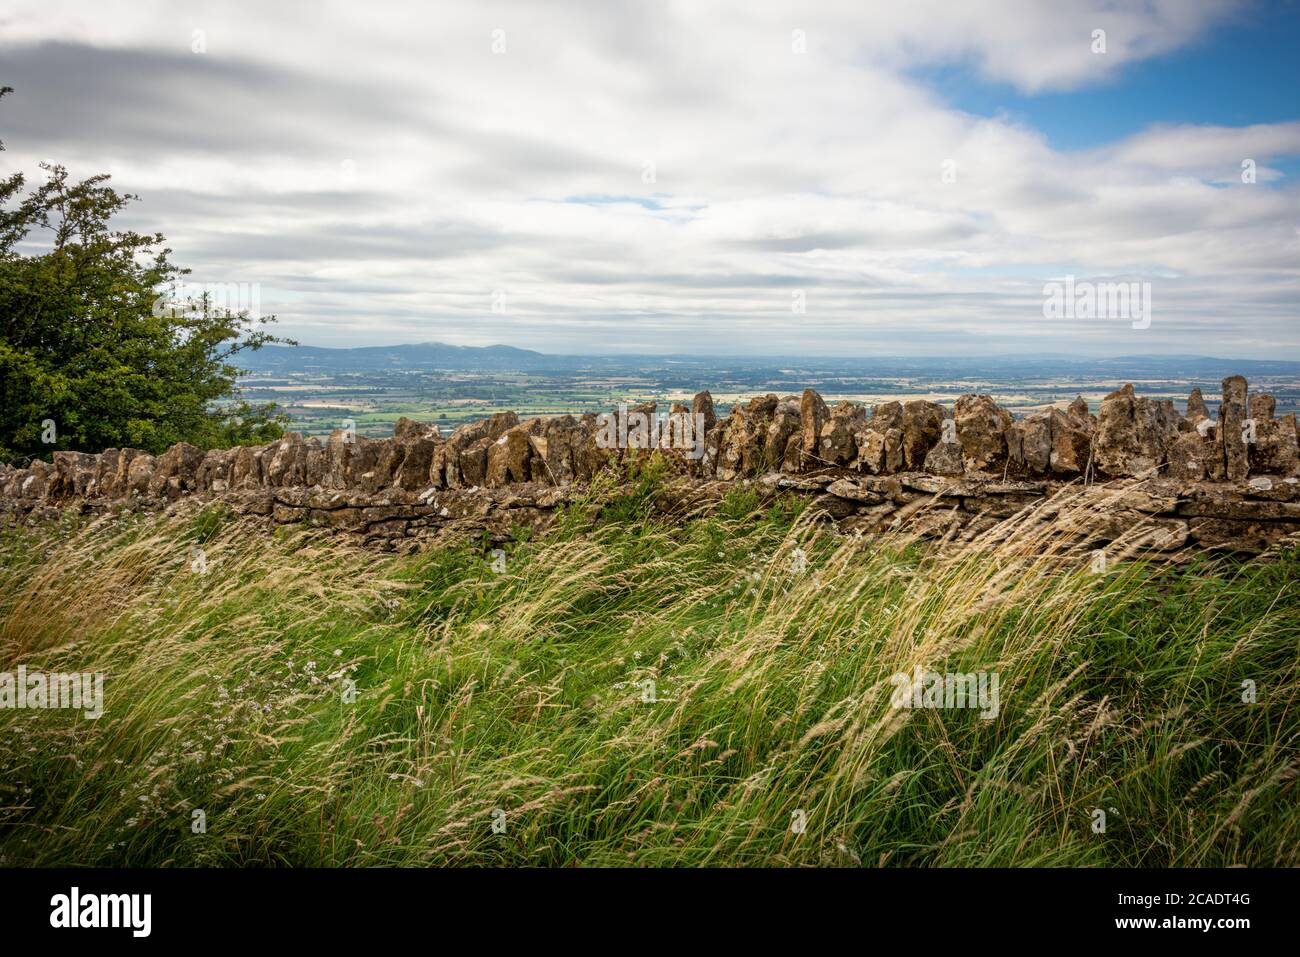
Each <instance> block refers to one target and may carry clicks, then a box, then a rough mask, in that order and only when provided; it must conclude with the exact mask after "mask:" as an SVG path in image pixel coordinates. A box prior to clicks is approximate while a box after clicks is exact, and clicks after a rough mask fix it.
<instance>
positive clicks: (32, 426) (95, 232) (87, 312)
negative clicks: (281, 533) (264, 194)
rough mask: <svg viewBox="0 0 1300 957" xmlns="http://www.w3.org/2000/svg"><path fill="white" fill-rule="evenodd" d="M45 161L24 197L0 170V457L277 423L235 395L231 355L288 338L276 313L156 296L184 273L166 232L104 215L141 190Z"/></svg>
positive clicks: (247, 436)
mask: <svg viewBox="0 0 1300 957" xmlns="http://www.w3.org/2000/svg"><path fill="white" fill-rule="evenodd" d="M10 92H12V90H11V89H10V88H9V87H3V88H0V97H3V96H4V95H5V94H6V93H10ZM3 149H4V144H3V143H2V142H0V150H3ZM41 167H42V169H44V170H45V171H46V173H47V174H48V175H47V178H46V181H45V182H44V183H42V184H41V185H39V186H37V187H36V188H35V189H33V190H31V191H30V193H28V194H27V195H26V196H25V197H22V198H21V199H18V197H19V196H20V192H21V190H22V189H23V187H24V185H25V180H24V177H23V175H22V173H14V174H13V175H11V176H9V177H7V178H4V179H2V180H0V461H8V462H12V461H15V460H19V459H29V458H31V457H36V456H43V455H48V453H50V452H51V451H53V450H55V449H61V448H62V449H69V448H71V449H78V450H81V451H87V452H98V451H101V450H103V449H105V448H108V447H111V446H118V447H124V446H130V447H133V448H140V449H144V450H146V451H148V452H152V453H154V454H157V453H159V452H162V451H163V450H165V449H166V448H167V447H168V446H170V445H172V444H174V443H176V442H180V441H185V442H190V443H192V444H194V445H197V446H199V447H201V448H219V447H223V446H228V445H232V444H239V443H243V442H251V441H263V442H264V441H270V440H272V439H274V438H276V437H277V436H279V435H280V434H281V433H282V431H283V425H284V423H285V421H286V420H285V418H284V417H283V416H282V415H280V414H279V413H278V411H277V409H276V407H275V405H274V403H267V404H265V405H250V404H249V403H247V402H242V401H239V400H238V399H237V385H236V380H237V377H238V375H239V374H240V371H241V370H240V369H239V368H238V367H237V366H235V365H234V364H233V362H232V360H234V359H235V357H236V356H237V355H238V354H239V353H240V352H242V351H244V350H247V349H253V350H256V349H259V348H261V347H262V346H263V345H265V344H266V343H268V342H288V340H284V339H280V338H277V337H275V336H273V335H271V334H270V333H269V332H267V331H266V330H265V329H264V328H263V327H264V326H265V325H267V324H269V323H272V322H274V321H275V317H274V316H252V315H250V313H249V310H247V309H240V310H233V309H230V308H227V307H224V306H222V305H221V304H219V303H217V302H216V301H214V298H213V296H211V295H210V294H208V293H206V292H204V293H202V294H199V295H190V296H183V297H180V298H179V299H176V298H172V299H169V298H168V297H166V296H165V295H162V294H161V292H162V290H164V289H165V288H167V287H169V286H170V287H173V288H175V287H177V286H178V285H179V284H180V283H181V281H182V280H181V277H183V276H185V275H187V274H188V273H189V270H188V269H182V268H180V267H178V266H176V265H174V264H173V263H172V262H171V260H170V259H169V256H170V254H171V249H169V248H167V247H166V246H165V245H164V239H163V236H162V234H161V233H155V234H153V235H144V234H140V233H136V232H132V231H130V230H114V229H112V228H110V221H111V220H112V219H113V217H114V216H116V215H117V214H118V213H120V212H121V211H122V209H124V208H125V207H126V206H127V205H128V204H129V203H130V202H131V201H133V200H136V199H138V198H139V197H138V196H133V195H131V194H119V193H117V192H116V191H114V190H113V189H112V188H111V187H110V186H108V180H109V177H108V176H107V175H98V176H92V177H91V178H89V179H86V180H83V181H81V182H72V181H70V180H69V178H68V173H67V170H66V169H64V168H63V167H62V166H57V165H49V164H41ZM11 205H12V207H13V208H10V207H11ZM33 246H35V249H32V247H33ZM28 250H31V251H28ZM51 439H53V441H51Z"/></svg>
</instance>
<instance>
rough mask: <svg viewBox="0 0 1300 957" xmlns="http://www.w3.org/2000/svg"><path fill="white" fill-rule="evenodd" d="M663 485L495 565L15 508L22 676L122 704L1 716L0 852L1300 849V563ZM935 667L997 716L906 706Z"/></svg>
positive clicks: (1093, 858) (214, 858) (1020, 855)
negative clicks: (893, 530) (935, 538)
mask: <svg viewBox="0 0 1300 957" xmlns="http://www.w3.org/2000/svg"><path fill="white" fill-rule="evenodd" d="M654 494H655V483H654V482H647V483H643V484H642V485H641V486H639V487H637V488H636V489H634V491H633V492H632V493H630V494H628V495H627V496H625V497H623V498H622V499H620V500H619V501H617V502H616V503H614V505H612V506H609V507H607V508H606V509H605V510H604V512H603V517H598V518H595V519H594V520H593V515H594V513H595V509H594V508H586V507H583V506H578V507H576V508H575V509H574V510H573V512H572V513H571V514H570V515H569V516H567V517H566V518H565V519H564V520H563V521H562V522H561V523H560V524H559V525H558V526H557V527H556V528H555V529H554V530H553V531H552V532H551V533H549V534H548V535H546V536H544V537H542V538H539V539H537V540H534V541H520V542H517V543H514V544H512V545H511V546H510V547H509V548H507V549H506V551H507V559H506V563H507V564H506V570H505V572H504V573H500V574H498V573H495V572H493V570H492V568H491V556H490V555H488V554H486V551H485V549H484V548H483V547H481V546H480V545H474V544H466V545H463V546H460V547H455V548H449V549H442V550H437V551H429V552H425V553H422V554H419V555H414V556H405V557H399V556H391V555H377V554H375V553H372V552H363V551H359V550H355V549H352V548H349V547H347V546H345V545H343V544H341V543H340V542H338V541H336V540H330V539H327V538H320V537H316V536H315V535H314V534H313V533H312V532H311V531H310V530H305V531H304V530H296V531H285V530H282V531H281V532H279V533H277V534H276V535H274V536H268V535H267V534H266V533H265V532H263V531H259V530H254V529H250V528H248V527H246V526H244V525H242V524H241V523H239V522H237V521H235V520H234V519H233V518H232V517H230V516H227V515H224V514H222V513H221V512H219V511H212V510H209V511H204V512H200V513H195V514H190V515H187V516H171V517H157V516H154V517H147V516H146V517H139V516H116V517H114V516H110V517H105V518H101V519H99V520H97V521H94V522H90V523H84V522H81V521H79V520H76V519H68V520H66V521H65V522H64V523H63V524H61V525H57V526H45V527H43V528H40V529H35V530H33V529H20V530H10V531H8V532H6V533H5V534H4V536H3V538H0V557H2V558H3V562H4V576H3V581H2V582H0V670H13V669H14V668H15V667H16V665H17V664H18V663H20V662H21V663H24V664H26V665H27V667H28V669H37V668H40V669H44V670H46V671H79V672H85V671H91V672H94V671H100V672H103V673H104V674H105V682H104V688H105V707H106V713H105V714H104V715H103V716H102V717H101V718H99V719H97V720H88V719H86V718H84V717H82V716H81V715H80V714H77V713H70V712H67V711H38V710H23V711H18V710H4V711H0V767H2V768H3V770H4V773H3V774H2V775H0V860H3V861H4V862H5V863H8V864H36V865H54V864H87V865H90V864H99V865H175V866H181V865H520V864H522V865H548V866H565V865H596V866H599V865H637V866H661V865H680V866H694V865H824V866H859V865H867V866H876V865H941V866H950V865H963V866H1005V865H1029V866H1044V865H1053V866H1055V865H1087V866H1118V865H1124V866H1156V865H1174V866H1184V865H1187V866H1201V865H1205V866H1210V865H1236V864H1244V865H1295V864H1297V863H1300V794H1298V793H1297V784H1296V771H1297V767H1298V766H1300V714H1298V710H1297V709H1298V707H1300V698H1298V697H1297V691H1298V689H1300V683H1298V682H1297V671H1296V669H1297V653H1298V651H1300V602H1297V589H1298V588H1300V584H1298V582H1300V574H1298V572H1300V554H1298V553H1296V552H1294V551H1293V552H1290V553H1286V554H1282V555H1279V556H1276V558H1275V560H1273V561H1267V562H1259V561H1256V562H1252V563H1241V562H1233V561H1229V560H1227V559H1219V560H1211V559H1208V558H1204V557H1202V558H1197V559H1193V560H1191V561H1188V562H1186V563H1184V564H1182V565H1179V566H1176V567H1172V566H1155V565H1148V564H1145V563H1142V562H1140V561H1129V562H1124V563H1121V564H1118V565H1117V566H1114V567H1112V568H1111V569H1110V570H1109V571H1108V573H1107V574H1104V575H1096V574H1092V573H1091V572H1090V570H1089V562H1088V559H1087V555H1086V554H1075V552H1074V551H1072V550H1071V549H1070V548H1069V547H1067V546H1066V545H1065V544H1064V542H1065V538H1064V536H1063V534H1062V532H1061V528H1062V527H1063V526H1064V525H1065V524H1067V523H1068V520H1069V517H1068V515H1066V514H1065V513H1064V511H1063V512H1062V515H1061V516H1059V517H1058V519H1057V525H1056V526H1055V530H1054V527H1053V526H1048V527H1046V529H1044V528H1043V527H1041V526H1040V527H1037V528H1036V529H1035V528H1033V527H1031V526H1030V525H1028V524H1027V523H1019V524H1018V523H1016V522H1014V521H1013V522H1009V523H1007V524H1006V525H1005V526H1004V528H1003V529H1002V530H1001V531H1000V533H999V534H998V535H997V536H993V537H994V538H999V539H1000V541H998V542H997V543H996V544H993V545H989V544H987V543H986V545H985V546H984V547H983V548H979V549H976V548H967V549H956V548H950V549H947V550H944V551H942V552H938V553H936V552H934V551H933V550H929V549H924V548H922V547H920V546H918V545H916V544H914V543H911V542H909V541H907V540H905V539H902V538H890V539H884V540H881V539H875V540H872V539H860V538H852V537H843V536H839V535H836V534H835V533H834V532H832V531H831V530H830V529H829V528H828V527H826V526H824V525H822V524H819V523H817V522H815V521H813V518H812V516H811V515H810V514H809V513H808V512H807V511H806V510H805V509H803V508H802V507H801V506H800V505H799V504H798V503H797V502H795V501H793V500H790V501H778V502H777V504H775V505H766V506H764V505H760V504H759V503H758V499H757V497H756V496H754V495H753V494H751V493H748V492H747V491H746V490H745V489H743V488H741V489H737V490H735V491H733V492H732V493H731V494H730V495H728V497H727V498H726V499H724V500H723V501H722V502H721V503H720V505H719V506H718V507H717V508H715V509H712V510H710V511H709V512H708V513H707V514H704V513H701V514H697V515H692V516H687V517H681V518H679V519H676V520H672V521H668V520H664V519H663V518H656V517H654V510H653V509H651V508H649V507H648V504H647V503H648V502H649V500H650V497H651V496H653V495H654ZM991 540H992V539H991V538H990V539H988V541H991ZM196 547H200V548H202V549H203V552H204V556H205V561H206V567H207V570H206V572H205V573H198V572H196V571H194V570H193V568H194V566H193V554H194V553H193V552H192V549H193V548H196ZM916 666H920V667H922V668H927V669H930V670H934V671H941V672H942V671H954V672H979V671H988V672H994V673H996V674H997V675H998V676H999V679H1000V710H999V711H998V713H997V715H996V716H995V717H994V718H992V719H985V718H981V717H980V715H979V713H978V712H977V711H975V710H964V709H947V710H943V709H938V710H936V709H921V710H914V709H902V708H894V707H891V704H890V697H891V693H892V691H893V686H892V685H891V684H890V676H891V675H894V674H896V673H900V672H903V673H911V672H912V670H913V668H914V667H916ZM1246 680H1250V681H1253V682H1255V687H1256V691H1257V700H1256V702H1255V703H1253V704H1250V703H1247V702H1245V701H1243V684H1242V683H1243V681H1246ZM348 682H352V683H353V685H349V684H348ZM352 686H354V687H355V696H353V695H352V694H350V693H348V689H349V688H350V687H352ZM1099 809H1100V810H1101V811H1103V812H1104V813H1105V830H1104V832H1101V833H1099V832H1098V831H1097V830H1096V829H1095V822H1096V821H1097V820H1098V817H1097V815H1096V811H1097V810H1099ZM195 811H202V812H203V816H204V819H205V821H206V830H205V831H201V832H200V833H195V826H194V821H195V817H194V812H195ZM494 823H495V824H496V825H497V827H496V828H495V829H494V827H493V825H494ZM502 828H504V829H503V830H502Z"/></svg>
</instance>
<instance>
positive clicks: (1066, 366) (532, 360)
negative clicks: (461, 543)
mask: <svg viewBox="0 0 1300 957" xmlns="http://www.w3.org/2000/svg"><path fill="white" fill-rule="evenodd" d="M239 361H240V363H241V364H242V366H243V367H244V368H246V369H248V370H249V371H250V372H253V373H271V374H277V373H278V374H282V375H288V374H311V373H320V374H329V375H337V374H340V373H349V372H402V371H412V372H421V371H430V370H447V371H459V372H502V371H511V370H513V371H521V372H525V371H526V372H553V373H564V372H569V373H572V372H579V371H585V372H592V373H606V374H609V373H626V372H629V371H637V370H650V369H660V370H665V371H677V372H688V371H690V370H703V371H709V372H710V373H717V372H719V371H724V370H734V371H741V370H745V371H750V372H753V371H757V370H769V371H771V372H773V373H775V372H776V371H777V370H781V371H782V372H784V373H791V372H802V373H812V372H816V373H819V374H823V375H824V374H835V373H842V374H848V375H855V376H864V375H865V376H881V377H898V376H903V377H916V378H924V379H963V378H970V377H976V378H988V377H992V376H1007V375H1012V376H1016V377H1025V376H1028V377H1053V376H1080V375H1086V376H1094V377H1106V378H1115V379H1128V378H1131V379H1136V380H1143V379H1149V378H1178V379H1183V378H1191V379H1198V380H1211V381H1212V380H1214V379H1220V378H1222V377H1224V376H1228V375H1235V374H1241V375H1245V376H1246V377H1248V378H1250V377H1252V376H1293V375H1300V362H1292V361H1287V360H1267V359H1266V360H1259V359H1216V358H1211V357H1208V356H1116V357H1115V358H1108V359H1098V358H1093V357H1089V356H1062V355H1047V354H1039V355H1033V354H1030V355H1000V356H860V357H859V356H821V357H817V356H710V355H688V354H670V353H661V354H656V355H648V354H630V353H629V354H623V355H605V356H573V355H553V354H547V353H542V352H535V351H533V350H531V349H518V348H515V347H514V346H505V345H492V346H453V345H450V344H448V343H445V342H416V343H408V344H403V345H393V346H359V347H356V348H343V349H336V348H327V347H324V346H292V347H291V346H266V347H265V348H263V349H261V350H260V351H258V352H252V353H243V354H241V355H240V357H239Z"/></svg>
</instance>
